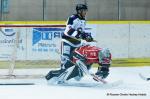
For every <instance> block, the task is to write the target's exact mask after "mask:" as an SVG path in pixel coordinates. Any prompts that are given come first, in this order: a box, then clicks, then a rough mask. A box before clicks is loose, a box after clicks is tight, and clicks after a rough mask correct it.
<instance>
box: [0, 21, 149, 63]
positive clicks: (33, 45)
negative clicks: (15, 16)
mask: <svg viewBox="0 0 150 99" xmlns="http://www.w3.org/2000/svg"><path fill="white" fill-rule="evenodd" d="M26 26H27V25H26ZM149 27H150V24H128V23H123V24H112V23H111V24H87V26H86V31H87V32H89V33H91V35H92V36H93V38H94V39H95V40H96V41H97V46H98V47H101V48H109V49H110V51H111V53H112V57H113V58H138V57H149V56H150V53H149V52H150V46H149V44H150V36H149V35H150V28H149ZM64 30H65V26H60V27H58V26H57V27H29V26H28V27H25V26H24V27H0V60H10V59H11V58H12V56H16V57H17V59H18V60H59V59H60V53H61V50H60V48H61V35H62V33H63V32H64ZM16 38H17V39H16Z"/></svg>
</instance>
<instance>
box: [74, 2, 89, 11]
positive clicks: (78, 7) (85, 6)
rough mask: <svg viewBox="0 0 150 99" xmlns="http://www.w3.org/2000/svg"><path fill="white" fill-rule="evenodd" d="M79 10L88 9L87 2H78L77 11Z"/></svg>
mask: <svg viewBox="0 0 150 99" xmlns="http://www.w3.org/2000/svg"><path fill="white" fill-rule="evenodd" d="M79 10H88V7H87V5H85V4H77V5H76V11H77V12H78V11H79Z"/></svg>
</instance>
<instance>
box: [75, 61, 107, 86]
mask: <svg viewBox="0 0 150 99" xmlns="http://www.w3.org/2000/svg"><path fill="white" fill-rule="evenodd" d="M76 63H77V64H78V66H79V67H80V69H81V70H82V71H83V72H84V73H85V74H86V75H90V76H92V78H93V79H94V80H96V81H97V82H102V83H103V84H107V81H105V80H103V79H102V78H100V77H98V76H97V75H95V74H94V73H90V72H89V71H88V69H87V67H86V66H85V64H84V63H83V62H82V61H80V60H77V61H76Z"/></svg>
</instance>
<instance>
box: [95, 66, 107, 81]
mask: <svg viewBox="0 0 150 99" xmlns="http://www.w3.org/2000/svg"><path fill="white" fill-rule="evenodd" d="M95 75H97V76H98V77H101V78H102V79H105V78H106V77H107V76H108V75H109V69H108V68H107V67H99V68H98V70H97V72H96V73H95Z"/></svg>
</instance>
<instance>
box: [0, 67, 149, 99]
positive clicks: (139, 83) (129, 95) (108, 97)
mask: <svg viewBox="0 0 150 99" xmlns="http://www.w3.org/2000/svg"><path fill="white" fill-rule="evenodd" d="M149 70H150V67H149V66H144V67H111V68H110V75H109V77H108V78H107V79H106V81H108V82H109V84H108V85H104V84H101V83H100V84H99V85H98V83H96V82H95V81H93V79H92V78H91V77H89V76H85V77H84V78H83V79H82V80H81V81H80V82H76V81H74V80H71V81H70V82H68V83H69V85H64V86H63V85H52V84H48V83H47V81H46V80H45V79H44V78H39V79H0V84H1V85H0V99H120V98H121V99H150V81H145V80H143V79H141V78H140V77H139V73H142V74H143V75H144V76H146V77H150V72H149ZM25 71H26V72H27V70H25ZM48 71H49V69H36V70H28V73H29V74H32V73H37V72H38V73H41V74H43V75H45V74H46V73H47V72H48ZM94 71H96V69H93V70H92V72H94ZM0 72H1V73H4V72H3V70H0ZM14 72H15V73H16V74H17V73H19V71H17V70H15V71H14ZM20 72H22V74H23V73H24V72H23V70H22V71H20ZM1 73H0V74H1ZM119 81H120V82H119ZM114 82H119V83H118V84H116V85H114V86H110V85H111V84H112V83H114ZM9 83H34V85H3V84H9Z"/></svg>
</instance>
